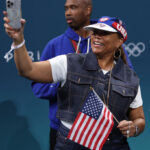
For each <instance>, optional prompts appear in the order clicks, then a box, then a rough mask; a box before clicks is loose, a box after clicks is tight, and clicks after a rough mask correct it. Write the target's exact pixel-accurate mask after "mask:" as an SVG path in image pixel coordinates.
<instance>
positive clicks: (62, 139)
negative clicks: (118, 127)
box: [54, 124, 130, 150]
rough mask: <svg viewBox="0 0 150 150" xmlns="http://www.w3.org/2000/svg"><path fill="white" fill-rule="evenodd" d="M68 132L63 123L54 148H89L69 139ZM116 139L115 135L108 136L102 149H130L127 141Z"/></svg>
mask: <svg viewBox="0 0 150 150" xmlns="http://www.w3.org/2000/svg"><path fill="white" fill-rule="evenodd" d="M68 133H69V129H67V128H66V127H65V126H63V125H62V124H61V125H60V128H59V130H58V131H57V141H56V145H55V149H54V150H89V149H88V148H86V147H84V146H81V145H79V144H77V143H75V142H73V141H71V140H69V139H67V138H66V137H67V135H68ZM115 139H116V138H114V137H113V139H112V137H111V138H108V139H107V140H106V143H105V144H104V146H103V148H102V150H130V148H129V146H128V143H127V142H122V143H120V142H119V141H117V140H115Z"/></svg>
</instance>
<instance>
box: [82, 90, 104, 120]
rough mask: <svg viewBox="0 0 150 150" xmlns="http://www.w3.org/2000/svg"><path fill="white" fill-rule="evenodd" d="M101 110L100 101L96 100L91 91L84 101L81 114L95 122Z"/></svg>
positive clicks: (101, 104) (101, 103)
mask: <svg viewBox="0 0 150 150" xmlns="http://www.w3.org/2000/svg"><path fill="white" fill-rule="evenodd" d="M102 109H103V102H102V100H101V99H100V98H98V97H97V96H96V95H95V94H94V92H93V91H91V92H90V93H89V95H88V97H87V98H86V100H85V103H84V106H83V108H82V110H81V112H83V113H84V114H86V115H88V116H90V117H92V118H94V119H96V120H97V119H98V118H99V116H100V114H101V111H102Z"/></svg>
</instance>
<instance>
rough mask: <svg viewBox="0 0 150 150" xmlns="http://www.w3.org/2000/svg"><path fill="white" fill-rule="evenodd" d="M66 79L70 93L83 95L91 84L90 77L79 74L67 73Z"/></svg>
mask: <svg viewBox="0 0 150 150" xmlns="http://www.w3.org/2000/svg"><path fill="white" fill-rule="evenodd" d="M68 81H69V91H70V94H71V95H78V96H85V94H86V93H87V91H88V89H89V87H90V85H91V84H92V79H91V78H88V77H87V76H80V75H72V74H71V75H68Z"/></svg>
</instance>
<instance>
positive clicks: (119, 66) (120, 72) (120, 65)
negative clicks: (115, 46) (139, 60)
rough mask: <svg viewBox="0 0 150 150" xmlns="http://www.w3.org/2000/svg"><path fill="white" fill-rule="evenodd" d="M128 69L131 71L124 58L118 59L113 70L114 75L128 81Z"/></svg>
mask: <svg viewBox="0 0 150 150" xmlns="http://www.w3.org/2000/svg"><path fill="white" fill-rule="evenodd" d="M127 71H130V68H129V67H127V65H125V64H124V62H123V60H122V59H121V58H120V59H119V60H117V61H116V64H115V66H114V68H113V70H112V76H114V77H115V78H117V79H119V80H122V81H127V76H126V73H125V72H127Z"/></svg>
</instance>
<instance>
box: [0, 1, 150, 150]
mask: <svg viewBox="0 0 150 150" xmlns="http://www.w3.org/2000/svg"><path fill="white" fill-rule="evenodd" d="M64 2H65V0H43V1H37V0H32V1H27V0H22V12H23V17H24V18H25V19H26V20H27V23H26V26H25V39H26V45H27V48H28V50H29V51H30V55H31V56H32V58H33V60H35V61H37V60H39V57H40V54H41V52H42V50H43V48H44V46H45V44H46V43H47V42H48V41H49V40H50V39H52V38H53V37H55V36H57V35H59V34H61V33H63V32H64V30H65V29H66V27H67V25H66V23H65V17H64ZM149 6H150V2H149V0H143V1H135V0H132V1H131V0H126V1H120V0H115V1H101V0H93V14H92V18H93V19H95V18H99V17H100V16H106V15H109V16H119V17H120V18H122V19H123V20H124V21H125V22H126V24H127V30H128V40H127V42H126V43H125V46H126V48H127V50H128V52H129V55H130V59H131V61H132V63H133V66H134V69H135V71H136V72H137V74H138V76H139V77H140V79H141V80H140V82H141V90H142V96H143V101H144V112H145V117H146V128H145V131H144V133H143V134H142V135H140V136H139V137H137V138H130V139H129V142H130V145H131V148H132V149H134V150H135V149H136V150H141V149H143V150H147V149H148V147H149V145H150V143H149V139H150V135H149V133H150V124H149V122H150V117H149V114H150V101H149V92H150V88H149V85H150V80H149V76H150V69H149V67H148V66H149V63H150V59H149V57H150V51H149V49H150V39H149V34H150V30H149V27H150V19H149V18H150V13H149ZM2 10H5V0H1V1H0V68H1V72H0V150H10V149H11V150H27V149H28V150H30V149H31V150H34V149H36V150H48V136H49V120H48V101H46V100H40V99H37V98H35V97H34V95H33V93H32V90H31V86H30V83H31V82H30V81H28V80H26V79H23V78H22V77H19V76H18V74H17V71H16V68H15V65H14V61H13V54H12V55H11V56H10V57H9V58H8V59H7V60H6V59H4V58H3V57H4V55H5V53H6V52H7V51H8V50H9V49H10V45H11V42H12V41H11V40H10V39H9V38H8V37H7V35H6V34H5V31H4V28H3V20H2V19H3V15H2Z"/></svg>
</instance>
